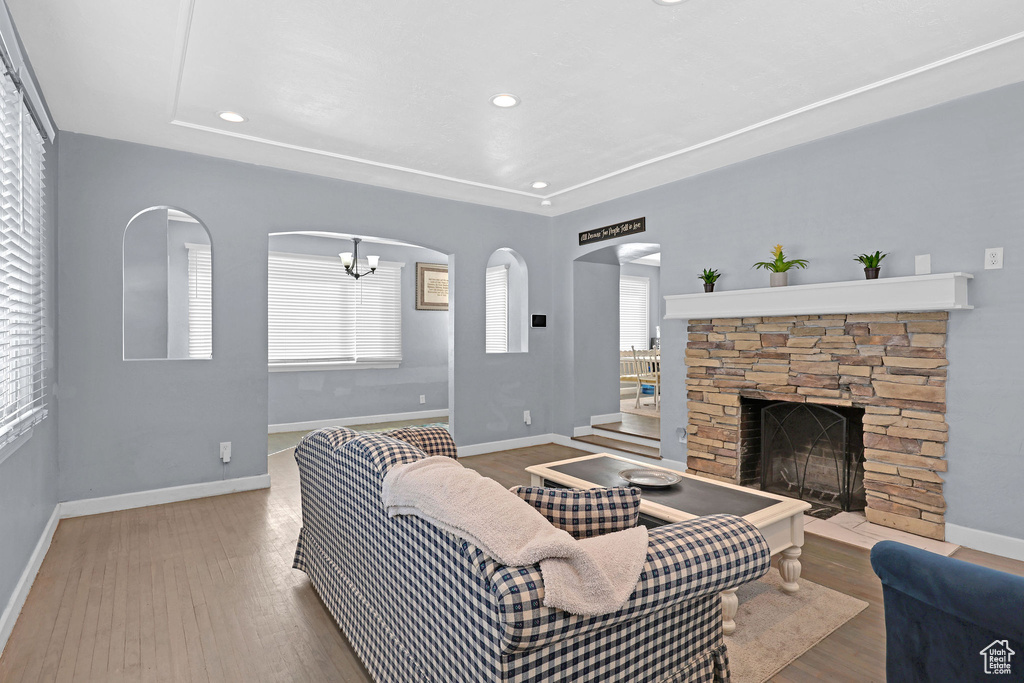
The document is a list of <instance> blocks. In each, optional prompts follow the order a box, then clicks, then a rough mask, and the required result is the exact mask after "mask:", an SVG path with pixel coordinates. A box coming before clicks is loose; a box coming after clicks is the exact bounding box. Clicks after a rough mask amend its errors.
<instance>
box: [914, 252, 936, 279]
mask: <svg viewBox="0 0 1024 683" xmlns="http://www.w3.org/2000/svg"><path fill="white" fill-rule="evenodd" d="M930 272H932V255H931V254H918V255H917V256H915V257H914V275H927V274H928V273H930Z"/></svg>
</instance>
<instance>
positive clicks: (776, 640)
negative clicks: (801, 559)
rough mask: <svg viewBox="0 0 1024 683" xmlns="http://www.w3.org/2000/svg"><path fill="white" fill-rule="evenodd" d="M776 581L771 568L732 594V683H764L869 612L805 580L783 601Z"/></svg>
mask: <svg viewBox="0 0 1024 683" xmlns="http://www.w3.org/2000/svg"><path fill="white" fill-rule="evenodd" d="M780 581H781V579H780V578H779V571H778V569H776V568H774V567H773V568H772V569H771V570H770V571H769V572H768V573H767V574H766V575H765V576H763V577H762V578H761V579H759V580H758V581H754V582H753V583H748V584H746V585H744V586H740V587H739V589H738V590H737V591H736V595H737V597H738V598H739V600H740V607H739V611H738V612H737V614H736V632H735V633H733V634H732V635H731V636H726V637H725V644H726V646H727V647H728V648H729V669H730V670H731V672H732V683H761V682H762V681H767V680H768V679H769V678H771V677H772V676H774V675H775V674H777V673H778V672H779V671H780V670H782V669H783V668H784V667H785V666H786V665H787V664H789V663H790V662H792V661H793V660H795V659H796V658H797V657H799V656H800V655H802V654H803V653H805V652H807V651H808V650H810V649H811V648H812V647H814V646H815V645H817V644H818V643H820V642H821V641H822V640H824V638H825V637H826V636H827V635H828V634H830V633H832V632H833V631H835V630H836V629H837V628H839V627H840V626H842V625H843V624H845V623H846V622H847V621H849V620H850V619H852V618H853V617H855V616H857V615H858V614H859V613H860V612H861V610H863V609H864V608H865V607H867V606H868V603H866V602H864V601H863V600H858V599H857V598H852V597H850V596H848V595H844V594H843V593H839V592H838V591H834V590H832V589H831V588H826V587H825V586H820V585H818V584H816V583H811V582H810V581H806V580H804V579H800V590H799V591H797V592H796V594H795V595H786V594H785V593H783V592H782V591H781V590H780V589H779V583H780Z"/></svg>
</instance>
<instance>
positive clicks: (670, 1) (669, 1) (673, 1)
mask: <svg viewBox="0 0 1024 683" xmlns="http://www.w3.org/2000/svg"><path fill="white" fill-rule="evenodd" d="M654 2H655V3H657V4H659V5H680V4H682V3H684V2H686V0H654Z"/></svg>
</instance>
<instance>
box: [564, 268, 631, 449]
mask: <svg viewBox="0 0 1024 683" xmlns="http://www.w3.org/2000/svg"><path fill="white" fill-rule="evenodd" d="M572 273H573V278H572V287H573V289H572V293H573V299H572V319H573V324H574V328H575V330H576V335H575V336H574V337H570V338H571V339H572V343H573V365H572V366H570V367H573V373H574V376H573V379H572V386H573V389H574V392H575V396H576V401H575V413H574V416H573V418H574V419H573V424H572V426H578V427H583V426H587V425H589V424H590V418H591V416H593V415H608V414H610V413H617V412H619V306H618V301H619V264H618V263H591V262H587V261H574V262H573V264H572ZM563 433H568V434H570V435H571V434H572V430H571V428H570V430H569V431H568V432H563Z"/></svg>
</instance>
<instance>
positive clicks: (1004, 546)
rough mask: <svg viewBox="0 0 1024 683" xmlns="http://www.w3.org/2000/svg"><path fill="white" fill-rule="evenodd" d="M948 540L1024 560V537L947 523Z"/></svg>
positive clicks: (986, 551)
mask: <svg viewBox="0 0 1024 683" xmlns="http://www.w3.org/2000/svg"><path fill="white" fill-rule="evenodd" d="M946 542H948V543H955V544H957V545H962V546H966V547H968V548H973V549H974V550H980V551H982V552H985V553H992V554H993V555H1000V556H1002V557H1009V558H1010V559H1013V560H1024V539H1022V538H1014V537H1012V536H1003V535H1002V534H994V533H992V532H991V531H982V530H980V529H971V528H969V527H965V526H958V525H956V524H950V523H949V522H947V523H946Z"/></svg>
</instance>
